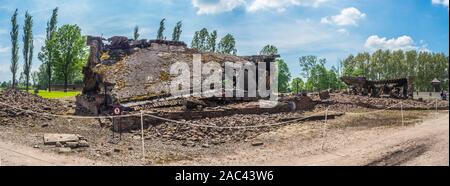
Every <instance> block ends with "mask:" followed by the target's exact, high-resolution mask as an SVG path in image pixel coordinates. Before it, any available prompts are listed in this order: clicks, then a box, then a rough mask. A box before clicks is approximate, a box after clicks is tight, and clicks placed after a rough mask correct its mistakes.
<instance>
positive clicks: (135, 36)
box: [133, 25, 141, 40]
mask: <svg viewBox="0 0 450 186" xmlns="http://www.w3.org/2000/svg"><path fill="white" fill-rule="evenodd" d="M139 36H141V34H139V26H138V25H136V26H135V27H134V32H133V38H134V40H138V39H139Z"/></svg>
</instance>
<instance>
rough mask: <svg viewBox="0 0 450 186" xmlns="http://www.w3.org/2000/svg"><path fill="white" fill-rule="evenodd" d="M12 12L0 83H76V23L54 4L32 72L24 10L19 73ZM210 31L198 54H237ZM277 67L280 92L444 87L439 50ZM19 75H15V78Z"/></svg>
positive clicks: (307, 59)
mask: <svg viewBox="0 0 450 186" xmlns="http://www.w3.org/2000/svg"><path fill="white" fill-rule="evenodd" d="M17 17H18V10H17V9H16V11H15V12H14V14H13V15H12V17H11V32H10V36H11V44H12V47H11V54H12V55H11V66H10V70H11V73H12V81H11V82H8V83H7V82H3V83H1V84H0V85H1V86H2V87H4V86H10V87H13V88H17V87H19V86H20V87H25V89H26V90H27V91H28V89H29V86H30V83H31V82H32V84H33V85H35V86H38V87H39V88H41V89H48V90H49V91H51V85H52V84H53V83H64V85H65V86H64V87H65V90H67V85H68V83H74V82H75V83H76V82H78V83H80V84H81V83H82V79H83V75H82V72H81V71H82V67H83V66H84V64H85V63H86V61H87V57H88V49H87V47H86V46H85V43H86V38H85V37H84V36H82V35H81V29H80V27H78V26H77V25H70V24H67V25H62V26H61V27H58V26H57V22H58V21H57V17H58V8H55V9H54V10H53V12H52V15H51V17H50V19H49V21H48V22H47V28H46V38H45V43H44V45H43V46H42V48H41V51H40V52H39V53H38V59H39V60H40V61H41V62H42V64H41V65H40V67H39V70H38V71H35V72H31V66H32V59H33V51H34V45H33V32H32V28H33V17H32V16H31V15H30V14H29V13H28V12H26V13H25V19H24V26H23V34H22V42H23V49H22V55H23V71H22V72H21V73H20V74H18V73H19V29H20V27H19V24H18V23H17ZM165 21H166V19H162V20H161V21H160V24H159V28H158V31H157V35H156V39H161V40H166V39H167V38H166V36H165V35H164V32H165V30H166V28H165ZM182 26H183V23H182V21H179V22H177V23H176V25H175V27H174V28H173V32H172V41H180V37H181V33H182ZM139 37H140V33H139V26H135V28H134V30H133V38H134V39H135V40H138V39H139ZM217 37H218V33H217V31H216V30H213V31H212V32H209V31H208V29H206V28H203V29H201V30H199V31H196V32H195V34H194V36H193V39H192V42H191V48H195V49H197V50H199V51H200V52H217V53H224V54H232V55H236V54H237V49H236V40H235V38H234V36H233V35H231V34H226V35H225V36H224V37H223V38H221V39H220V41H219V42H217V39H218V38H217ZM260 54H261V55H275V54H278V49H277V47H276V46H273V45H270V44H269V45H266V46H264V47H263V48H262V49H261V51H260ZM276 63H277V65H278V75H279V77H278V80H279V85H278V87H279V91H280V92H282V93H287V92H293V93H300V92H305V91H308V92H311V91H321V90H326V89H335V90H340V89H342V88H345V87H346V85H345V84H343V83H342V82H341V81H340V80H339V77H341V76H360V77H366V78H368V79H370V80H382V79H395V78H400V77H412V79H413V81H414V85H415V87H416V90H418V91H429V90H431V83H430V82H431V81H432V80H433V79H435V78H436V79H438V80H440V81H441V82H442V85H443V88H444V89H445V90H448V84H449V81H448V66H449V58H448V56H446V55H445V54H443V53H431V52H427V51H415V50H410V51H403V50H395V51H391V50H377V51H376V52H374V53H372V54H370V53H368V52H361V53H358V54H356V55H349V56H348V57H347V58H345V59H344V60H341V61H340V62H339V64H338V65H339V66H338V67H336V66H332V67H331V68H329V69H327V68H326V67H325V64H326V63H327V60H326V59H323V58H318V57H317V56H313V55H309V56H302V57H299V59H298V68H300V70H301V73H300V74H299V75H300V77H297V78H294V79H292V75H291V73H290V71H289V68H288V65H287V64H286V62H285V61H284V60H283V59H282V58H278V59H276ZM18 77H19V79H17V78H18Z"/></svg>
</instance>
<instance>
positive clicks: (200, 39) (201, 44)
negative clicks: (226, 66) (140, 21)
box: [133, 18, 237, 55]
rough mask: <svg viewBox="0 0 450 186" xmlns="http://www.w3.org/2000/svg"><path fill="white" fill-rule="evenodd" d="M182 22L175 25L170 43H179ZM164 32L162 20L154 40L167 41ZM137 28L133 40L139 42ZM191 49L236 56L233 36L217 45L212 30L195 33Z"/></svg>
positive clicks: (164, 27)
mask: <svg viewBox="0 0 450 186" xmlns="http://www.w3.org/2000/svg"><path fill="white" fill-rule="evenodd" d="M182 27H183V22H182V21H179V22H177V23H176V25H175V27H174V28H173V32H172V39H171V41H180V38H181V33H182V32H183V30H182ZM165 30H166V19H165V18H163V19H162V20H161V21H160V22H159V28H158V31H157V33H156V34H157V35H156V39H159V40H167V37H166V36H165V35H164V31H165ZM139 37H140V34H139V26H135V28H134V32H133V39H134V40H139ZM191 48H194V49H197V50H199V51H200V52H217V53H223V54H232V55H236V54H237V49H236V40H235V38H234V36H233V35H231V34H226V35H225V36H224V37H223V38H222V39H220V41H219V43H217V31H216V30H214V31H212V32H211V33H209V31H208V29H206V28H203V29H201V30H199V31H196V32H195V34H194V36H193V38H192V42H191Z"/></svg>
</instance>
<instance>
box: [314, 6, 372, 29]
mask: <svg viewBox="0 0 450 186" xmlns="http://www.w3.org/2000/svg"><path fill="white" fill-rule="evenodd" d="M365 17H366V14H365V13H362V12H361V11H359V10H358V9H356V8H355V7H349V8H344V9H342V10H341V13H340V14H338V15H335V16H330V17H324V18H322V20H321V21H320V22H321V23H325V24H333V25H338V26H347V25H354V26H357V25H358V21H359V20H361V19H364V18H365Z"/></svg>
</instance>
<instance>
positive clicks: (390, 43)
mask: <svg viewBox="0 0 450 186" xmlns="http://www.w3.org/2000/svg"><path fill="white" fill-rule="evenodd" d="M420 43H421V46H418V45H417V44H416V43H415V42H414V40H413V39H412V38H411V37H410V36H406V35H404V36H400V37H398V38H391V39H387V38H385V37H379V36H377V35H372V36H370V37H369V38H367V40H366V43H365V44H364V47H365V48H367V49H369V50H371V51H374V50H377V49H389V50H400V49H401V50H428V49H427V48H426V44H424V42H423V41H421V42H420Z"/></svg>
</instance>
